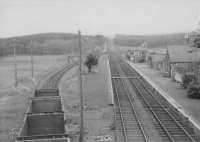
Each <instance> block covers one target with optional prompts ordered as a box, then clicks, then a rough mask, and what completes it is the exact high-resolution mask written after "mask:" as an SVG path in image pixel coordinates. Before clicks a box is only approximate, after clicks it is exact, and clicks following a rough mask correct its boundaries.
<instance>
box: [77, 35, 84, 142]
mask: <svg viewBox="0 0 200 142" xmlns="http://www.w3.org/2000/svg"><path fill="white" fill-rule="evenodd" d="M78 45H79V53H80V55H79V61H80V63H79V79H80V85H79V87H80V117H81V122H80V142H83V132H84V125H83V123H84V121H83V87H82V47H81V32H80V31H78Z"/></svg>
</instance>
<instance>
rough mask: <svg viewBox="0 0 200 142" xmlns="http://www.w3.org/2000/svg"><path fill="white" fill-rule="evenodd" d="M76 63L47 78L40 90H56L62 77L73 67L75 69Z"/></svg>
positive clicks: (67, 65)
mask: <svg viewBox="0 0 200 142" xmlns="http://www.w3.org/2000/svg"><path fill="white" fill-rule="evenodd" d="M74 65H75V64H74V63H71V64H65V65H64V66H63V67H62V68H60V69H58V70H56V71H55V72H53V73H51V74H50V75H48V76H47V79H46V80H45V82H44V83H42V85H41V86H40V89H55V88H58V83H59V81H60V79H61V78H62V76H63V75H64V74H65V72H67V71H68V70H70V69H71V68H72V67H74Z"/></svg>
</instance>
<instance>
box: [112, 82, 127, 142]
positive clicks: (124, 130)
mask: <svg viewBox="0 0 200 142" xmlns="http://www.w3.org/2000/svg"><path fill="white" fill-rule="evenodd" d="M113 85H114V90H115V93H116V97H117V103H118V107H119V113H120V118H121V123H122V129H123V130H122V131H123V134H124V140H125V142H128V138H127V135H126V128H125V124H124V118H123V114H122V109H121V105H120V101H119V94H118V91H117V87H116V84H115V81H114V80H113Z"/></svg>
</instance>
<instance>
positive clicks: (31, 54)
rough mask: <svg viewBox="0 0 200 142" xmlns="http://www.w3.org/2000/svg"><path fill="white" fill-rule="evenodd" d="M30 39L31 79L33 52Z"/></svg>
mask: <svg viewBox="0 0 200 142" xmlns="http://www.w3.org/2000/svg"><path fill="white" fill-rule="evenodd" d="M32 51H33V50H32V40H31V41H30V52H31V53H30V56H31V78H32V79H33V53H32Z"/></svg>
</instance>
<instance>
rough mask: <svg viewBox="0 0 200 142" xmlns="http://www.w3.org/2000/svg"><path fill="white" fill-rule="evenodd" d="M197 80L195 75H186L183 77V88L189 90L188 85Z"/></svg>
mask: <svg viewBox="0 0 200 142" xmlns="http://www.w3.org/2000/svg"><path fill="white" fill-rule="evenodd" d="M193 80H195V75H194V74H186V75H184V77H183V87H184V88H187V87H188V85H189V84H190V83H191V82H192V81H193Z"/></svg>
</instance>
